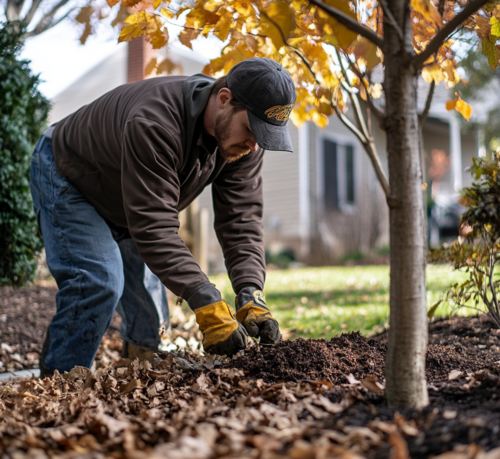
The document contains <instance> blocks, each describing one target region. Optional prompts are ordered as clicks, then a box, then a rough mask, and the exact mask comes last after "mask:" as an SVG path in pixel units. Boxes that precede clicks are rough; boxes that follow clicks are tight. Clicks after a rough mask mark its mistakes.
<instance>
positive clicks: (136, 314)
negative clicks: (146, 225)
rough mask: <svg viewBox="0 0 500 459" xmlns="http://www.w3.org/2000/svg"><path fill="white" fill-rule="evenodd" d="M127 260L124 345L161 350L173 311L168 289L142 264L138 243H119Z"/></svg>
mask: <svg viewBox="0 0 500 459" xmlns="http://www.w3.org/2000/svg"><path fill="white" fill-rule="evenodd" d="M118 246H119V248H120V252H121V255H122V260H123V272H124V275H125V287H124V290H123V296H122V297H121V299H120V302H119V304H118V306H117V312H118V313H119V314H120V316H121V318H122V325H121V330H120V335H121V338H122V339H123V341H124V343H123V344H124V346H127V344H132V345H135V346H140V347H143V348H146V349H149V350H151V351H154V352H156V351H158V346H159V344H160V342H161V340H160V335H159V329H160V327H161V326H162V325H164V326H165V328H168V325H169V311H168V302H167V295H166V292H165V287H164V286H163V284H162V283H161V282H160V279H158V277H156V276H155V275H154V274H153V273H152V272H151V270H150V269H149V268H148V267H147V266H146V264H145V263H144V261H142V258H141V256H140V255H139V252H138V251H137V247H136V245H135V242H134V241H133V240H132V239H130V238H126V239H122V240H120V241H119V242H118Z"/></svg>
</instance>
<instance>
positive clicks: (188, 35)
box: [179, 29, 200, 49]
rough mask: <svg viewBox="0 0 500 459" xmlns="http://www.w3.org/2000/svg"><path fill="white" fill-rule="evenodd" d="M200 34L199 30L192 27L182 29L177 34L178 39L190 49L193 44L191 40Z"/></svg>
mask: <svg viewBox="0 0 500 459" xmlns="http://www.w3.org/2000/svg"><path fill="white" fill-rule="evenodd" d="M199 34H200V31H199V30H193V29H184V30H183V31H182V32H181V33H180V34H179V41H180V42H181V43H182V44H183V45H184V46H187V47H188V48H190V49H193V45H192V44H191V42H192V41H193V40H195V39H196V38H197V37H198V35H199Z"/></svg>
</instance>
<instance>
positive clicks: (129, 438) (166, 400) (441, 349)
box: [0, 287, 500, 459]
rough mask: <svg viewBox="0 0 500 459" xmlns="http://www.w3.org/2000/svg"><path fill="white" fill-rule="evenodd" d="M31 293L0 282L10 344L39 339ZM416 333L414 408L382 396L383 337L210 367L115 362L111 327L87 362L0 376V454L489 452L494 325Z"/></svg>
mask: <svg viewBox="0 0 500 459" xmlns="http://www.w3.org/2000/svg"><path fill="white" fill-rule="evenodd" d="M37 289H38V290H37ZM45 291H47V290H45ZM43 292H44V290H43V289H41V288H40V287H36V288H35V289H34V292H31V293H30V292H29V291H26V292H22V295H23V296H22V298H24V300H23V301H24V302H23V301H12V300H8V299H7V300H5V298H8V294H6V291H5V290H3V291H2V290H1V289H0V301H1V302H0V305H1V310H0V327H1V328H0V332H1V336H2V338H1V340H2V341H3V342H4V343H5V344H6V345H7V346H11V347H15V346H21V347H19V348H16V349H19V351H18V352H23V349H29V352H34V351H33V350H32V348H31V347H29V344H30V339H31V338H30V336H31V337H33V340H34V341H35V338H36V340H37V341H36V345H37V346H38V345H41V341H42V340H43V333H44V332H45V328H46V325H47V324H43V320H47V323H48V321H49V320H50V315H49V314H46V316H45V315H43V314H42V313H41V314H42V315H43V320H33V318H36V319H38V317H37V314H38V312H36V311H41V309H43V311H49V309H45V308H41V309H40V304H48V302H49V301H50V300H48V299H47V298H48V297H46V296H44V295H43ZM18 293H20V291H19V290H17V291H11V294H12V295H13V298H14V299H15V298H19V297H18V296H16V295H17V294H18ZM54 293H55V292H54V291H53V290H51V291H49V296H50V295H52V298H53V294H54ZM42 299H43V301H46V302H47V303H43V301H42ZM52 301H53V300H52ZM32 302H36V303H37V304H38V305H39V306H38V307H37V309H35V307H34V306H33V304H32ZM6 305H7V306H9V305H11V306H10V307H11V309H8V310H7V309H5V307H6ZM12 305H14V306H12ZM23 308H24V309H23ZM15 311H18V313H17V315H16V314H14V312H15ZM22 311H24V312H22ZM30 311H31V313H32V314H33V318H30V317H29V316H28V315H27V314H29V313H30ZM35 312H36V313H35ZM3 314H6V315H7V320H6V321H3V322H2V320H1V318H2V315H3ZM16 317H18V319H16ZM21 318H22V320H23V321H24V323H27V324H28V325H27V326H26V327H25V328H24V329H23V327H22V323H23V322H21ZM16 321H17V322H16ZM5 324H8V325H5ZM37 324H42V325H43V331H41V332H38V331H37ZM42 325H40V327H41V326H42ZM8 327H10V330H8ZM4 330H7V331H8V332H9V333H10V334H4ZM183 330H184V329H183ZM429 330H430V335H429V337H430V340H429V341H430V345H429V348H428V353H427V381H428V388H429V397H430V405H429V406H428V407H427V408H425V409H424V410H421V411H415V410H394V409H391V408H388V407H387V402H386V399H385V396H384V391H383V389H384V384H385V381H384V376H383V375H384V362H385V352H386V343H385V336H384V335H381V336H378V337H376V338H375V339H369V338H365V337H362V336H361V335H360V334H358V333H348V334H343V335H341V336H338V337H335V338H333V339H332V340H330V341H326V340H303V339H298V340H295V341H287V342H282V343H280V344H278V345H276V346H274V347H262V346H261V347H253V348H251V349H249V350H247V352H246V353H245V355H243V356H238V357H235V358H233V359H231V360H223V361H222V364H220V362H218V361H216V360H214V359H213V358H209V357H205V358H203V357H200V356H199V355H196V354H194V353H191V352H187V351H181V352H180V353H178V354H177V355H174V354H169V355H167V354H162V355H160V356H158V357H157V358H156V360H155V363H154V365H151V364H149V363H147V362H143V363H139V362H138V361H135V362H131V361H129V360H123V359H120V358H119V349H118V346H119V345H118V344H117V342H119V340H118V338H117V331H116V330H115V331H114V332H112V335H110V337H108V338H106V339H107V341H106V339H105V340H104V343H103V346H101V350H100V351H99V352H100V354H99V355H100V357H99V359H98V363H99V365H98V367H99V368H100V369H99V370H98V371H97V372H94V373H91V372H90V371H89V370H87V369H83V368H78V367H76V368H75V369H74V370H72V372H71V373H67V374H65V375H56V376H54V377H53V378H51V379H48V378H47V379H45V380H43V381H42V380H30V381H17V382H9V383H4V384H0V456H1V457H5V458H12V459H23V458H28V457H39V458H40V459H42V458H43V459H45V458H48V457H50V458H52V457H57V458H73V457H88V458H101V457H105V456H111V455H112V456H113V457H116V458H131V459H132V458H133V459H141V458H146V457H147V458H170V459H176V458H179V459H180V458H193V459H195V458H199V459H212V458H219V457H224V458H235V459H236V458H263V459H278V458H292V459H299V458H300V459H302V458H304V459H308V458H311V459H320V458H321V459H329V458H338V457H342V458H350V459H359V458H363V457H365V458H374V459H375V458H377V459H378V458H388V457H393V458H397V459H407V458H410V457H411V458H427V457H430V456H432V455H434V456H436V457H439V455H440V454H443V453H445V452H447V451H453V453H450V454H452V455H448V456H443V457H442V459H445V457H446V458H447V459H472V458H475V459H498V458H500V449H496V450H493V449H494V448H499V447H500V384H499V375H500V371H499V370H500V365H499V364H498V363H497V362H500V352H499V351H500V349H499V346H500V337H499V335H498V334H497V332H496V330H492V326H491V324H490V323H489V321H488V319H487V317H485V316H481V317H476V318H452V319H450V320H440V321H436V322H435V323H433V324H431V325H430V328H429ZM183 333H185V330H184V331H183ZM4 336H6V337H8V338H9V339H10V340H12V341H11V342H6V340H5V338H4ZM16 339H17V341H16ZM23 346H24V347H23ZM103 349H104V350H103ZM3 355H4V354H2V356H3ZM0 358H1V359H2V360H3V359H4V357H0ZM10 361H11V360H9V362H10ZM20 361H21V362H22V361H23V360H22V359H20ZM26 361H28V360H26ZM28 364H29V362H28ZM490 450H493V451H491V452H490V453H484V451H490Z"/></svg>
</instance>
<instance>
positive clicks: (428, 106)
mask: <svg viewBox="0 0 500 459" xmlns="http://www.w3.org/2000/svg"><path fill="white" fill-rule="evenodd" d="M435 87H436V82H435V81H434V80H432V83H431V87H430V88H429V92H428V93H427V99H426V101H425V108H424V111H423V112H422V113H421V115H420V116H419V117H418V120H419V121H420V126H423V125H424V123H425V120H426V119H427V115H428V114H429V110H430V109H431V103H432V97H433V95H434V88H435Z"/></svg>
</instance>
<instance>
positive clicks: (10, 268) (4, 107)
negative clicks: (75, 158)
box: [0, 23, 49, 285]
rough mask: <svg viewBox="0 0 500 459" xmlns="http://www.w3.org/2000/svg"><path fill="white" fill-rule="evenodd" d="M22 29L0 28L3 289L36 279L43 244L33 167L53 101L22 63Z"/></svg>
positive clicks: (0, 272) (0, 278)
mask: <svg viewBox="0 0 500 459" xmlns="http://www.w3.org/2000/svg"><path fill="white" fill-rule="evenodd" d="M22 37H23V29H22V26H21V25H20V24H19V23H7V24H2V23H0V285H23V284H25V283H26V282H28V281H29V280H31V279H32V278H33V275H34V273H35V270H36V266H37V262H36V258H37V255H38V254H39V253H40V251H41V249H42V247H43V244H42V240H41V235H40V234H39V231H38V228H37V223H36V218H35V215H34V212H33V209H32V202H31V196H30V191H29V165H30V156H31V153H32V151H33V146H34V144H35V142H36V141H37V139H38V138H39V136H40V134H41V132H42V129H43V128H44V127H45V123H46V120H47V115H48V112H49V101H48V100H47V99H46V98H45V97H43V95H42V94H41V93H40V91H39V90H38V84H39V78H38V75H33V74H32V72H31V70H30V68H29V61H26V60H20V59H19V52H20V51H21V49H22V45H23V43H22Z"/></svg>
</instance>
